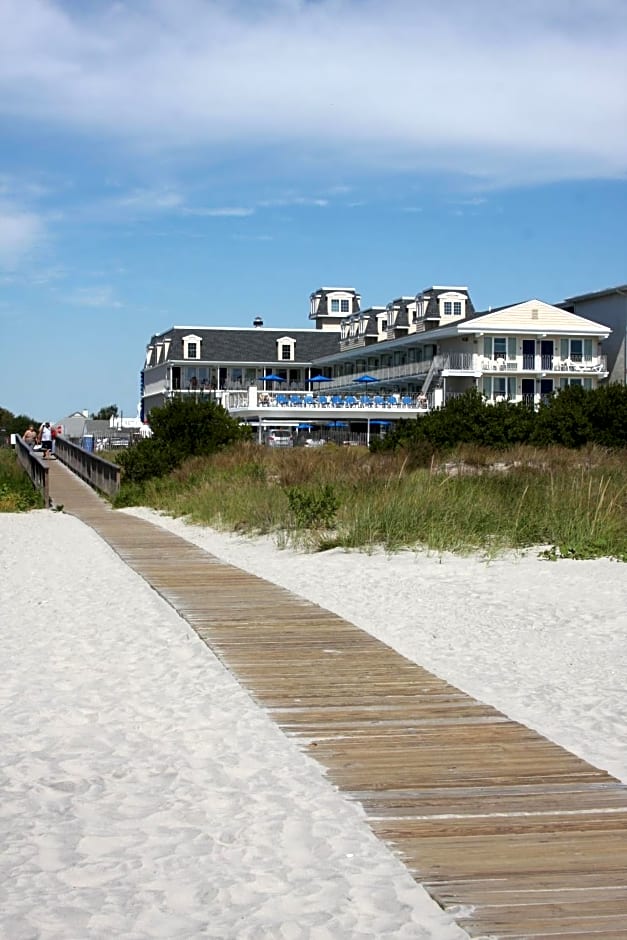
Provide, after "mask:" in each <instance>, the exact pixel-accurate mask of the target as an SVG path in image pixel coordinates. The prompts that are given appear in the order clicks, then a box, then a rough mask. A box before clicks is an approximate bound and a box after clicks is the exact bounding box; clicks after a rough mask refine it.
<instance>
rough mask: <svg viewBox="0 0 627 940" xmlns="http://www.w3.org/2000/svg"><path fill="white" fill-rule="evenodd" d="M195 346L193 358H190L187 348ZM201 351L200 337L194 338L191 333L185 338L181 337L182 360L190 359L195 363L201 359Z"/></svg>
mask: <svg viewBox="0 0 627 940" xmlns="http://www.w3.org/2000/svg"><path fill="white" fill-rule="evenodd" d="M194 344H195V345H196V353H197V355H195V356H190V354H189V347H190V346H193V345H194ZM201 349H202V337H200V336H195V335H194V334H193V333H188V335H187V336H184V337H183V359H192V360H193V361H194V362H197V361H198V360H199V359H200V358H201Z"/></svg>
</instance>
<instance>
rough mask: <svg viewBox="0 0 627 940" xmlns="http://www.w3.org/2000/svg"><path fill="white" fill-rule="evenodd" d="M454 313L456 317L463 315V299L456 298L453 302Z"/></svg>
mask: <svg viewBox="0 0 627 940" xmlns="http://www.w3.org/2000/svg"><path fill="white" fill-rule="evenodd" d="M453 313H454V314H455V316H456V317H461V315H462V302H461V300H456V301H454V303H453Z"/></svg>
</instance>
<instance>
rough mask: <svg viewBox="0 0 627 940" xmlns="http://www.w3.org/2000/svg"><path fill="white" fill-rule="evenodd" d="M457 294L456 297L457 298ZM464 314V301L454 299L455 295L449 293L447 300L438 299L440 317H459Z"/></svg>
mask: <svg viewBox="0 0 627 940" xmlns="http://www.w3.org/2000/svg"><path fill="white" fill-rule="evenodd" d="M445 296H447V295H445ZM459 296H460V295H459V294H457V297H458V298H459ZM463 313H464V300H461V299H459V300H458V299H456V297H455V294H451V293H449V294H448V296H447V299H446V300H445V299H444V298H440V315H441V316H443V317H461V316H462V315H463Z"/></svg>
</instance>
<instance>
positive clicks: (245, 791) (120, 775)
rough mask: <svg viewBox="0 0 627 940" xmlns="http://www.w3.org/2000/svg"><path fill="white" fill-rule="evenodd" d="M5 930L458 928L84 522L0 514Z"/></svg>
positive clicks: (254, 936)
mask: <svg viewBox="0 0 627 940" xmlns="http://www.w3.org/2000/svg"><path fill="white" fill-rule="evenodd" d="M0 643H1V648H2V657H1V666H0V674H1V678H0V709H1V715H2V719H1V722H0V748H1V753H2V763H1V765H0V834H1V839H2V849H1V851H0V937H1V938H3V940H51V938H55V940H56V938H59V940H61V938H62V940H86V938H89V940H91V938H98V940H112V938H116V940H117V938H124V940H143V938H157V937H159V938H167V940H175V938H177V940H178V938H180V940H192V938H197V937H214V938H220V940H309V938H311V940H353V938H372V940H375V938H389V940H392V938H399V940H402V938H424V940H430V938H433V940H462V938H464V937H466V934H465V933H464V932H463V931H462V930H460V929H459V928H457V927H456V926H455V925H454V924H453V922H452V921H451V919H450V918H449V917H447V916H446V915H445V914H443V913H442V912H441V911H440V909H439V908H438V907H437V905H436V904H435V903H434V902H433V901H431V899H430V898H429V897H428V895H427V894H426V892H425V891H424V890H423V889H422V888H421V887H420V886H419V885H417V884H416V883H415V882H414V881H413V879H412V878H411V877H410V875H409V874H408V872H407V871H406V870H405V868H404V867H403V865H402V864H401V863H400V862H399V861H398V860H397V859H396V858H395V857H394V856H393V855H392V854H391V853H390V852H389V851H388V850H387V848H386V847H385V846H384V845H383V844H382V843H380V842H379V841H378V840H377V839H376V838H375V837H374V836H373V835H372V833H371V831H370V829H369V828H368V826H367V824H366V823H365V821H364V818H363V814H362V813H361V812H360V810H359V808H358V807H357V806H356V805H354V804H353V805H351V804H349V803H348V802H346V801H345V800H344V799H343V797H341V796H340V794H339V793H338V792H337V791H336V790H335V789H334V788H333V787H332V786H331V784H330V783H329V782H328V781H327V780H326V779H325V778H324V776H323V774H322V772H321V770H320V768H319V767H318V766H317V765H316V764H315V763H314V762H313V761H311V760H310V759H309V758H307V757H306V756H304V755H303V754H301V753H300V751H299V750H298V748H297V746H296V744H295V743H293V742H292V741H290V740H288V739H287V738H286V737H285V736H284V735H283V733H282V732H281V731H279V730H278V729H277V728H276V726H275V725H274V724H273V722H271V721H270V720H269V719H268V718H267V717H266V715H265V713H264V712H263V711H262V710H260V709H259V708H258V707H257V706H256V705H255V704H254V703H253V702H252V700H251V699H250V698H249V696H248V694H247V693H246V692H245V691H244V690H243V689H241V688H240V686H239V685H238V684H237V682H236V681H235V680H234V679H233V678H232V677H231V676H230V675H229V673H228V672H227V671H226V670H225V669H224V668H223V667H222V666H221V665H220V663H219V662H218V661H217V659H216V658H215V657H214V656H213V655H212V653H211V652H210V651H209V650H208V649H207V647H206V646H205V645H204V644H203V643H202V642H201V641H200V640H199V639H198V638H197V637H196V635H195V634H194V633H193V631H192V630H191V628H189V626H188V625H187V624H186V623H185V622H184V621H183V620H181V619H180V618H179V617H178V615H176V614H175V613H174V612H173V610H172V609H171V608H170V607H169V606H168V605H167V604H166V603H165V602H164V601H163V600H162V599H161V598H160V597H159V596H158V595H157V594H156V593H155V592H154V591H153V590H152V589H150V588H149V587H148V586H147V585H146V583H145V582H144V581H142V579H141V578H139V577H138V576H137V575H136V574H134V573H133V572H131V571H130V569H128V568H127V567H126V565H124V564H123V563H122V562H121V561H120V560H119V558H118V557H117V556H116V555H115V554H114V553H113V552H112V551H111V549H109V548H108V547H107V546H106V545H105V544H104V543H103V542H102V541H101V540H100V539H99V538H98V537H97V536H96V535H95V534H94V533H93V532H92V531H91V530H90V529H88V528H86V527H85V526H83V525H82V524H81V523H80V522H78V521H77V520H75V519H73V518H72V517H70V516H65V515H63V514H61V513H51V512H44V511H39V512H33V513H30V514H28V515H0Z"/></svg>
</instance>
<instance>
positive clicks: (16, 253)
mask: <svg viewBox="0 0 627 940" xmlns="http://www.w3.org/2000/svg"><path fill="white" fill-rule="evenodd" d="M44 235H45V226H44V223H43V221H42V219H41V218H40V216H38V215H37V214H36V213H34V212H28V211H24V210H21V209H18V208H15V207H13V206H10V205H4V206H3V205H1V204H0V267H2V268H5V269H9V270H13V269H14V268H16V267H18V266H19V264H20V262H22V261H23V260H24V258H25V257H26V256H27V255H28V254H29V253H30V252H31V251H32V250H33V248H35V247H36V246H37V245H38V244H40V242H41V241H42V240H43V238H44Z"/></svg>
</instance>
